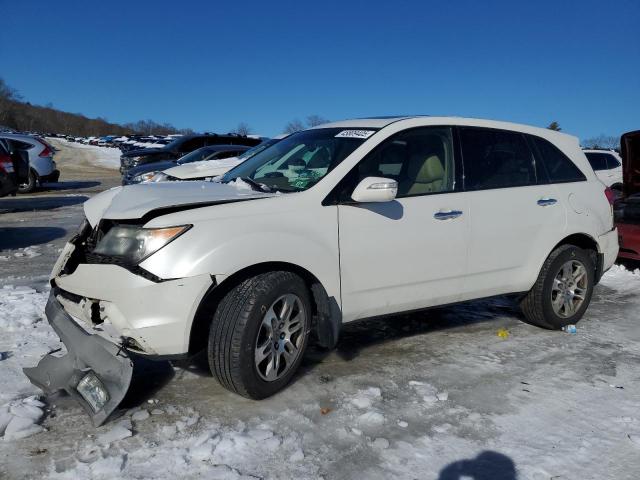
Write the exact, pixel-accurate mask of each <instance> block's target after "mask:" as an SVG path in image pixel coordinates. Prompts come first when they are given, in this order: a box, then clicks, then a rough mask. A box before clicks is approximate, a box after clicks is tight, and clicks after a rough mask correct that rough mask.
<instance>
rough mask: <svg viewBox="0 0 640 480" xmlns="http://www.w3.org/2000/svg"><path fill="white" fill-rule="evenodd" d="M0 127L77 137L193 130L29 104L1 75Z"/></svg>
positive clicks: (187, 132) (157, 133)
mask: <svg viewBox="0 0 640 480" xmlns="http://www.w3.org/2000/svg"><path fill="white" fill-rule="evenodd" d="M0 127H4V128H10V129H13V130H18V131H21V132H45V133H49V132H52V133H61V134H64V135H74V136H78V137H89V136H96V137H100V136H104V135H131V134H140V135H169V134H172V133H183V134H189V133H193V131H192V130H191V129H178V128H175V127H174V126H173V125H171V124H169V123H158V122H155V121H153V120H140V121H138V122H132V123H125V124H118V123H111V122H109V121H108V120H107V119H106V118H101V117H98V118H88V117H86V116H85V115H83V114H81V113H70V112H63V111H62V110H58V109H57V108H54V107H53V106H52V105H46V106H41V105H32V104H31V103H29V102H26V101H23V99H22V96H21V95H20V94H19V93H18V92H17V91H16V90H15V89H14V88H12V87H10V86H9V85H7V84H6V82H5V81H4V80H3V79H2V78H0Z"/></svg>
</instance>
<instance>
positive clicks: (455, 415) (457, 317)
mask: <svg viewBox="0 0 640 480" xmlns="http://www.w3.org/2000/svg"><path fill="white" fill-rule="evenodd" d="M59 148H61V151H60V152H59V153H58V154H57V156H56V161H57V162H58V164H59V166H60V168H61V170H62V176H61V178H62V180H63V182H64V183H62V184H59V185H52V186H48V187H47V188H46V190H44V191H41V192H38V193H37V194H35V195H31V196H29V197H22V196H19V197H16V198H5V199H0V385H1V386H2V387H1V390H0V406H2V405H3V404H7V403H8V402H19V401H21V399H23V398H25V397H27V396H29V395H33V394H37V393H38V391H37V389H35V388H34V387H32V386H31V385H30V384H29V383H28V381H27V380H26V378H24V377H22V375H21V373H20V368H21V367H24V366H32V365H34V364H35V363H36V361H37V358H38V356H39V355H41V354H42V353H44V352H46V351H47V348H49V347H53V346H55V345H56V339H55V337H54V336H53V335H52V333H51V331H50V329H49V327H48V325H47V324H46V321H44V320H43V317H42V311H43V308H44V302H45V301H46V296H47V293H48V285H47V275H48V273H49V270H50V269H51V267H52V265H53V262H54V261H55V259H56V257H57V255H58V251H59V249H60V248H61V247H62V246H63V244H64V242H65V240H66V238H68V237H69V235H70V234H71V233H72V232H73V231H74V229H75V228H76V226H77V225H78V224H79V223H80V222H81V220H82V202H83V201H84V200H86V199H87V198H88V197H89V196H91V195H94V194H95V193H96V192H98V191H100V190H103V189H105V188H108V187H111V186H113V185H117V184H118V182H119V177H118V176H117V172H114V171H113V170H109V169H104V168H100V167H95V166H93V165H92V163H91V158H90V151H79V150H77V149H72V148H70V147H68V146H64V145H60V147H59ZM26 287H29V288H26ZM521 318H522V317H521V315H520V314H519V312H518V309H517V306H516V305H515V304H514V303H513V302H512V301H511V300H509V299H507V298H498V299H492V300H487V301H478V302H473V303H471V304H467V305H461V306H456V307H451V308H442V309H435V310H431V311H428V312H425V313H420V314H412V315H402V316H396V317H392V318H386V319H377V320H368V321H364V322H357V323H353V324H349V325H347V326H346V327H345V329H344V333H343V336H342V340H341V342H340V345H339V346H338V348H337V349H336V350H335V351H333V352H330V353H326V352H322V351H320V350H315V349H312V351H310V352H309V353H308V354H307V356H306V359H305V362H304V365H303V368H302V369H301V371H300V373H299V375H298V376H297V377H296V379H295V381H294V383H293V384H292V385H291V386H290V387H289V388H288V389H286V390H285V391H284V392H282V393H280V394H278V395H276V396H275V397H272V398H270V399H267V400H264V401H261V402H254V401H250V400H246V399H243V398H240V397H238V396H234V395H232V394H231V393H229V392H227V391H226V390H224V389H223V388H222V387H220V386H219V385H218V384H217V383H216V382H215V380H214V379H213V378H212V377H211V376H210V374H209V373H208V371H207V370H206V368H204V367H203V362H202V361H201V359H196V360H195V361H194V362H191V363H185V364H175V365H170V364H168V363H156V364H150V365H147V366H146V368H145V370H144V375H143V377H144V378H142V381H141V382H140V383H139V385H138V388H136V389H135V391H133V392H131V395H130V396H129V398H128V399H127V401H126V405H125V407H126V408H124V409H123V411H122V412H121V413H122V416H121V417H120V418H118V419H116V420H114V421H112V422H111V423H109V424H107V425H105V426H103V427H101V428H99V429H94V428H93V427H92V426H91V424H90V422H89V420H88V418H87V417H86V416H85V415H84V413H83V412H82V410H81V409H80V408H79V407H78V406H77V405H76V404H75V403H74V402H73V401H71V400H70V399H69V398H67V397H64V396H54V397H52V398H47V399H44V400H45V403H46V407H45V411H46V415H45V417H44V419H43V420H42V421H41V424H42V425H43V427H44V431H41V432H40V433H35V434H34V435H31V436H29V437H27V438H23V439H15V440H7V439H6V438H5V439H4V440H5V441H2V440H0V478H2V479H5V478H7V479H18V478H70V479H71V478H73V479H75V478H105V479H107V478H116V477H117V478H123V479H129V478H132V479H133V478H136V479H137V478H161V479H164V478H326V479H333V478H345V479H346V478H362V479H377V478H380V479H382V478H407V479H411V478H421V479H423V478H424V479H442V480H449V479H462V478H473V479H478V480H480V479H487V480H488V479H491V480H502V479H505V480H506V479H509V480H511V479H516V478H517V479H535V480H542V479H546V480H549V479H608V478H611V479H617V480H621V479H629V480H631V479H637V478H638V472H640V413H639V410H638V406H639V405H640V382H639V381H638V380H640V374H639V373H638V372H640V369H639V367H640V327H639V326H638V323H639V322H640V272H638V271H636V272H635V273H632V272H631V271H629V270H626V269H624V268H621V267H614V269H613V270H612V271H610V272H609V273H608V274H607V275H606V276H605V278H604V279H603V281H602V283H601V284H600V285H599V286H598V287H596V290H595V294H594V298H593V301H592V305H591V307H590V309H589V310H588V312H587V314H586V316H585V318H584V320H583V321H582V322H581V323H580V324H579V325H578V333H577V334H576V335H570V334H565V333H562V332H549V331H544V330H541V329H538V328H536V327H532V326H529V325H526V324H524V323H522V322H521ZM499 332H500V333H502V335H498V333H499ZM0 413H1V411H0Z"/></svg>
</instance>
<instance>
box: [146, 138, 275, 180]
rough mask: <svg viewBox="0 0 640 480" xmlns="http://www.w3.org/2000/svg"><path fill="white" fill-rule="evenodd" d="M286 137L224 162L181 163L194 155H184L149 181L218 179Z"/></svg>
mask: <svg viewBox="0 0 640 480" xmlns="http://www.w3.org/2000/svg"><path fill="white" fill-rule="evenodd" d="M286 136H287V135H281V136H279V137H276V138H272V139H270V140H265V141H264V142H262V143H261V144H260V145H258V146H256V147H253V148H250V149H248V150H246V151H245V152H244V153H242V154H241V155H239V156H237V157H231V158H225V159H224V160H221V159H220V158H221V157H207V158H202V159H199V160H197V161H189V162H187V161H183V160H186V157H188V156H190V155H193V153H195V152H192V153H190V154H189V155H185V156H184V157H182V159H180V160H178V164H177V165H175V166H173V167H171V168H167V169H166V170H164V171H162V172H158V173H157V174H156V175H155V176H154V177H153V178H152V179H151V181H153V182H166V181H172V180H205V179H210V178H214V177H218V176H220V175H223V174H225V173H227V172H228V171H229V170H231V169H232V168H233V167H236V166H238V165H240V164H241V163H242V162H244V161H247V160H249V159H250V158H251V157H253V156H254V155H256V154H258V153H260V152H261V151H263V150H265V149H266V148H268V147H270V146H272V145H275V144H276V143H278V142H279V141H280V140H282V139H283V138H285V137H286ZM205 148H207V147H205ZM200 150H203V149H200ZM200 150H196V152H199V151H200Z"/></svg>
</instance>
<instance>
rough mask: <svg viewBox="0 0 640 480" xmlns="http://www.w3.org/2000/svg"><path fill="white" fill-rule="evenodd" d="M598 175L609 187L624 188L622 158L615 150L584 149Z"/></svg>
mask: <svg viewBox="0 0 640 480" xmlns="http://www.w3.org/2000/svg"><path fill="white" fill-rule="evenodd" d="M584 154H585V155H586V157H587V160H589V163H590V164H591V168H593V171H594V172H595V173H596V176H597V177H598V178H599V179H600V180H601V181H602V183H604V184H605V185H606V186H607V187H613V188H617V189H618V190H622V159H621V158H620V155H618V152H616V151H615V150H584Z"/></svg>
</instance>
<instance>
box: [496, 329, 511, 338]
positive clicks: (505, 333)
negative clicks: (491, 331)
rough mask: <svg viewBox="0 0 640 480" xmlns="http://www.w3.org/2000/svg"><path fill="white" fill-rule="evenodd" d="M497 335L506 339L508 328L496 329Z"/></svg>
mask: <svg viewBox="0 0 640 480" xmlns="http://www.w3.org/2000/svg"><path fill="white" fill-rule="evenodd" d="M496 335H498V337H500V338H502V339H503V340H506V339H507V338H509V335H510V334H509V330H507V329H506V328H501V329H500V330H498V333H497V334H496Z"/></svg>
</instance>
